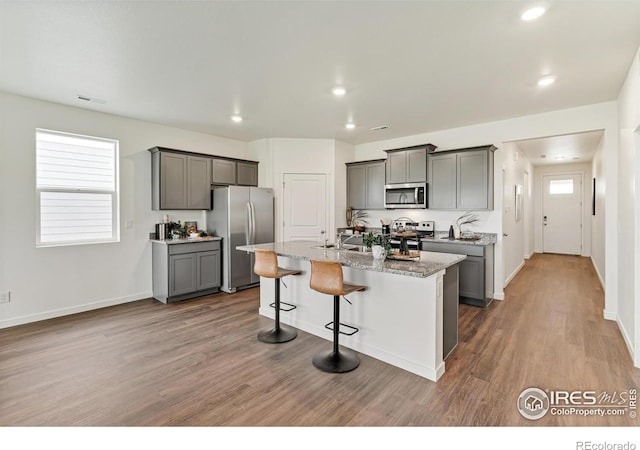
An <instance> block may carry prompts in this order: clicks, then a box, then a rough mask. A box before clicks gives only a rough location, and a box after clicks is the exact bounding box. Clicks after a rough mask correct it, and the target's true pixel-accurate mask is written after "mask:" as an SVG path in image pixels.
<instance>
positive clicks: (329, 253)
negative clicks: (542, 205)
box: [236, 241, 466, 278]
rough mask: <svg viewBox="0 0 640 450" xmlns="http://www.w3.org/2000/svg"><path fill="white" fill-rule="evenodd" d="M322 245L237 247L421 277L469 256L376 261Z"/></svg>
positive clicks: (431, 255)
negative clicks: (259, 249) (322, 246)
mask: <svg viewBox="0 0 640 450" xmlns="http://www.w3.org/2000/svg"><path fill="white" fill-rule="evenodd" d="M319 245H322V244H321V243H320V242H315V241H291V242H273V243H270V244H259V245H242V246H239V247H236V248H237V249H238V250H245V251H248V252H252V251H254V249H256V248H264V249H267V250H273V251H275V252H276V253H277V254H278V255H280V256H286V257H289V258H294V259H306V260H311V259H319V260H326V261H336V262H339V263H340V264H342V265H343V266H347V267H353V268H354V269H362V270H372V271H376V272H386V273H394V274H398V275H405V276H410V277H418V278H426V277H429V276H431V275H433V274H435V273H438V272H440V271H441V270H444V269H446V268H447V267H450V266H452V265H454V264H457V263H459V262H460V261H462V260H464V259H465V258H466V256H465V255H453V254H450V253H435V252H420V260H418V261H397V260H390V259H385V260H384V261H376V260H374V259H373V255H371V253H359V252H353V251H349V250H336V249H334V248H327V249H324V248H314V247H316V246H319Z"/></svg>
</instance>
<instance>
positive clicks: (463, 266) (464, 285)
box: [459, 256, 485, 299]
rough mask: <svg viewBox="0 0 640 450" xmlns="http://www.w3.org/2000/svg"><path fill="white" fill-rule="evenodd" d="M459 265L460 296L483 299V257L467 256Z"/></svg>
mask: <svg viewBox="0 0 640 450" xmlns="http://www.w3.org/2000/svg"><path fill="white" fill-rule="evenodd" d="M459 266H460V296H462V297H469V298H474V299H484V278H485V276H484V258H483V257H480V256H467V259H465V260H464V261H462V262H461V263H460V264H459Z"/></svg>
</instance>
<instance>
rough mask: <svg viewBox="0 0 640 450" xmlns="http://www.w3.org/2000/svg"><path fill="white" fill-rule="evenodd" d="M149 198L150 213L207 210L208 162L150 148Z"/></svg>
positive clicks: (209, 184)
mask: <svg viewBox="0 0 640 450" xmlns="http://www.w3.org/2000/svg"><path fill="white" fill-rule="evenodd" d="M149 151H150V152H151V183H152V189H151V192H152V194H151V197H152V208H153V209H154V210H163V209H210V208H211V200H210V198H211V195H210V189H211V182H210V178H211V168H210V162H209V161H210V158H207V157H204V156H196V155H190V154H187V153H180V152H179V151H174V150H171V149H164V148H160V147H154V148H152V149H150V150H149Z"/></svg>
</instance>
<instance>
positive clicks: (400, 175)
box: [385, 144, 436, 184]
mask: <svg viewBox="0 0 640 450" xmlns="http://www.w3.org/2000/svg"><path fill="white" fill-rule="evenodd" d="M435 149H436V146H435V145H432V144H425V145H419V146H415V147H407V148H401V149H394V150H385V151H386V152H387V160H386V163H385V167H386V170H385V180H386V181H385V182H386V184H398V183H416V182H424V181H427V154H428V153H430V152H433V151H434V150H435Z"/></svg>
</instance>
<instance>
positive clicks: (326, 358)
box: [309, 260, 367, 373]
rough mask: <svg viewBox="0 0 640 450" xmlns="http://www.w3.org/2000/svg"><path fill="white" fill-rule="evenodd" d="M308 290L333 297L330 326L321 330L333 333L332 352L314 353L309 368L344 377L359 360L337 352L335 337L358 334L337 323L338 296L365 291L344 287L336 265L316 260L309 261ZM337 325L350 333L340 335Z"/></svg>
mask: <svg viewBox="0 0 640 450" xmlns="http://www.w3.org/2000/svg"><path fill="white" fill-rule="evenodd" d="M309 286H310V287H311V289H313V290H315V291H318V292H321V293H323V294H329V295H333V322H329V323H328V324H326V325H325V328H327V329H330V330H332V331H333V348H332V349H331V350H324V351H321V352H319V353H316V354H315V355H314V357H313V365H314V366H315V367H316V368H318V369H320V370H322V371H324V372H331V373H344V372H349V371H351V370H353V369H355V368H356V367H358V366H359V365H360V358H358V355H357V354H356V353H355V352H354V351H352V350H349V349H346V348H345V349H342V350H341V349H340V344H339V336H340V334H345V335H348V336H351V335H354V334H356V333H357V332H358V331H360V330H358V328H356V327H352V326H351V325H347V324H341V323H340V296H343V295H347V294H351V293H352V292H357V291H364V290H366V289H367V287H366V286H360V285H356V284H347V283H345V282H344V279H343V274H342V265H340V263H338V262H333V261H318V260H312V261H311V280H310V282H309ZM340 325H342V326H344V327H346V328H349V329H350V330H352V331H351V332H343V331H340Z"/></svg>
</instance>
